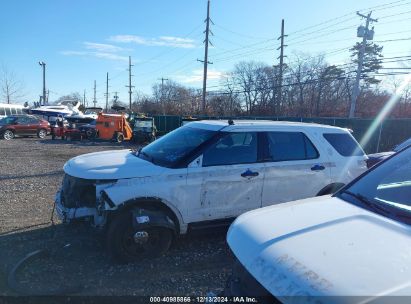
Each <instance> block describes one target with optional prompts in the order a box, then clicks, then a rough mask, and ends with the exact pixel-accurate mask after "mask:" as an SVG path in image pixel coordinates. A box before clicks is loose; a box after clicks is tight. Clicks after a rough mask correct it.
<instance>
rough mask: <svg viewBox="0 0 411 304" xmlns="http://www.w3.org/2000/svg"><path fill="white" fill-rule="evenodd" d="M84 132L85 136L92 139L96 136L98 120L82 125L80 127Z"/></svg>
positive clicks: (82, 132)
mask: <svg viewBox="0 0 411 304" xmlns="http://www.w3.org/2000/svg"><path fill="white" fill-rule="evenodd" d="M78 129H79V130H80V132H81V134H83V136H84V138H88V139H92V138H95V137H96V120H93V121H92V122H90V123H88V124H85V125H82V126H80V127H79V128H78Z"/></svg>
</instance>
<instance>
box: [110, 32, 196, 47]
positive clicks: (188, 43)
mask: <svg viewBox="0 0 411 304" xmlns="http://www.w3.org/2000/svg"><path fill="white" fill-rule="evenodd" d="M109 41H112V42H120V43H136V44H140V45H146V46H166V47H175V48H186V49H188V48H195V47H196V45H195V41H194V40H193V39H188V38H181V37H173V36H161V37H158V38H144V37H141V36H135V35H116V36H112V37H110V38H109Z"/></svg>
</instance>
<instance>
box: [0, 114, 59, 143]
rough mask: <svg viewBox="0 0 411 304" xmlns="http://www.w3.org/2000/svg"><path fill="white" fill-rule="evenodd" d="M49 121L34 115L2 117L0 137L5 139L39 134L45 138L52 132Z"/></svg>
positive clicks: (39, 136) (0, 120) (38, 135)
mask: <svg viewBox="0 0 411 304" xmlns="http://www.w3.org/2000/svg"><path fill="white" fill-rule="evenodd" d="M50 131H51V129H50V124H49V122H48V121H46V120H43V119H39V118H37V117H35V116H32V115H11V116H7V117H5V118H3V119H0V137H1V138H3V139H5V140H10V139H13V138H14V137H15V136H37V137H38V138H45V137H46V136H47V134H50Z"/></svg>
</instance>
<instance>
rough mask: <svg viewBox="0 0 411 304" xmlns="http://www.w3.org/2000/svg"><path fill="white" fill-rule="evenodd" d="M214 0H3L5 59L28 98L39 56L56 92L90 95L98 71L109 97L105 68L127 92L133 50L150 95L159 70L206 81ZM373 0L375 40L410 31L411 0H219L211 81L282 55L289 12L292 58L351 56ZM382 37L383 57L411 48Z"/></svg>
mask: <svg viewBox="0 0 411 304" xmlns="http://www.w3.org/2000/svg"><path fill="white" fill-rule="evenodd" d="M206 5H207V2H206V0H175V1H170V0H168V1H166V0H162V1H161V0H150V1H148V0H146V1H138V0H118V1H109V0H98V1H97V0H83V1H81V0H36V1H29V0H1V1H0V8H1V10H0V17H1V28H0V41H1V48H0V64H2V65H3V66H6V67H7V69H8V70H9V71H12V72H13V73H14V74H16V77H17V78H18V79H21V80H22V81H23V82H24V84H25V91H26V96H25V99H24V101H25V100H27V101H30V102H32V101H37V100H38V98H39V95H40V94H41V92H42V71H41V67H40V66H39V65H38V61H40V60H41V61H44V62H46V64H47V70H46V71H47V76H46V78H47V88H48V89H49V90H50V101H53V100H55V99H57V98H58V97H60V96H62V95H65V94H69V93H71V92H79V93H81V94H82V93H83V90H86V97H87V99H88V100H89V101H91V100H92V98H93V85H94V80H96V82H97V99H98V100H99V102H100V104H103V103H104V95H103V94H104V93H105V79H106V73H107V72H108V73H109V78H110V83H109V85H110V88H109V93H110V96H113V93H114V92H118V95H119V97H120V100H123V101H127V100H128V94H127V90H128V89H127V88H126V87H125V85H127V84H128V72H127V68H128V56H131V57H132V62H133V64H134V67H133V68H132V69H133V74H134V75H135V76H134V77H133V79H132V81H133V85H135V86H136V88H135V89H134V90H138V91H142V92H144V93H148V94H149V93H150V92H151V87H152V85H153V84H154V83H156V82H159V78H161V77H164V78H168V79H172V80H175V81H177V82H180V83H182V84H184V85H187V86H192V87H198V88H200V87H201V86H202V65H201V63H199V62H197V61H196V59H197V58H198V59H203V56H204V48H203V44H202V42H203V39H204V34H203V31H204V28H205V25H204V23H203V21H204V19H205V14H206ZM368 8H373V10H374V12H373V16H374V17H375V18H380V20H379V22H378V23H375V24H374V25H375V32H376V34H375V40H376V41H386V40H397V39H400V38H404V39H407V38H409V37H411V22H410V21H411V1H407V0H400V1H398V0H397V1H395V0H372V1H371V0H361V1H359V0H345V1H332V2H331V1H325V0H311V1H309V0H300V1H297V0H294V1H291V0H288V1H285V0H284V1H283V0H277V1H275V0H271V1H269V0H211V18H212V20H213V22H214V23H215V24H214V25H212V27H211V29H212V31H213V33H214V36H213V37H211V41H212V43H213V45H214V47H212V48H211V49H210V58H209V60H210V61H212V62H213V63H214V64H213V65H211V66H210V67H209V69H210V70H209V85H210V86H216V85H218V84H219V81H220V80H219V78H220V77H221V76H222V75H224V73H226V72H229V71H230V70H231V69H232V68H233V67H234V65H235V64H236V63H237V62H239V61H241V60H255V61H262V62H265V63H267V64H276V63H278V61H277V59H276V58H277V56H278V55H279V52H278V51H277V50H276V48H277V46H278V41H277V39H276V38H277V37H278V36H279V35H280V25H281V19H282V18H284V19H285V28H286V34H289V37H287V38H286V44H288V47H287V48H286V54H287V55H288V56H289V58H290V59H289V60H291V59H292V56H293V55H292V54H293V53H295V52H304V53H309V54H311V55H314V56H315V55H319V54H321V53H323V54H325V57H326V59H327V61H328V62H330V63H336V64H341V63H344V62H346V61H347V60H348V57H349V52H348V48H349V47H350V46H351V45H353V44H354V43H355V42H356V41H358V38H356V28H357V26H358V25H360V24H361V23H362V22H363V21H362V20H361V18H359V17H358V16H356V14H355V11H357V10H361V11H362V12H364V13H365V12H366V11H367V9H368ZM318 24H320V25H318ZM321 24H322V25H321ZM315 25H318V26H316V27H312V26H315ZM380 44H381V45H383V46H384V55H385V57H393V56H404V55H411V45H410V40H402V41H386V42H381V43H380ZM395 64H396V63H393V64H391V66H395Z"/></svg>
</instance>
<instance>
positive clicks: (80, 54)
mask: <svg viewBox="0 0 411 304" xmlns="http://www.w3.org/2000/svg"><path fill="white" fill-rule="evenodd" d="M60 54H62V55H65V56H86V55H87V54H88V52H81V51H61V52H60Z"/></svg>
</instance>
